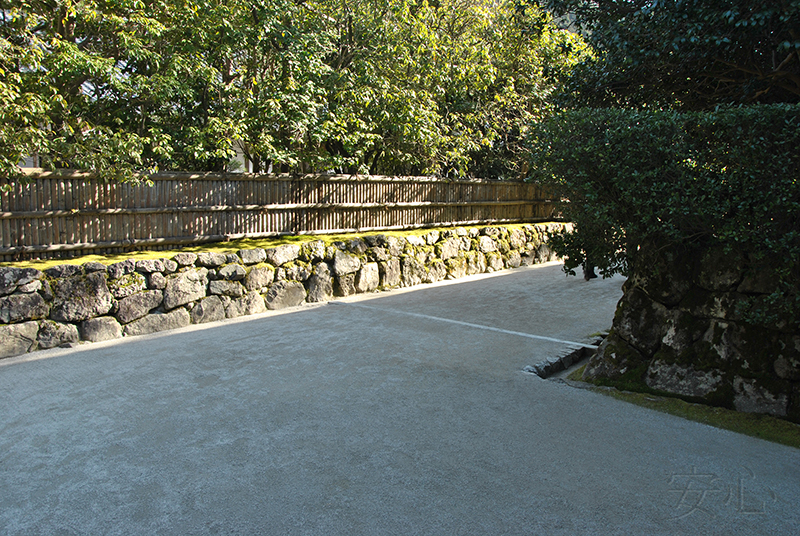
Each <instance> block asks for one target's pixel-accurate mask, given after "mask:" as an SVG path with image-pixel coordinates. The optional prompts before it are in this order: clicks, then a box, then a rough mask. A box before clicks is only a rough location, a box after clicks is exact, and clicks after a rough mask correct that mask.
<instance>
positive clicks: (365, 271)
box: [355, 262, 381, 292]
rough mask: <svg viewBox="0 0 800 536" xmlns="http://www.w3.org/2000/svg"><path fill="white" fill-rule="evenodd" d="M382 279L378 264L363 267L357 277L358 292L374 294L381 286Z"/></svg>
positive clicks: (372, 263)
mask: <svg viewBox="0 0 800 536" xmlns="http://www.w3.org/2000/svg"><path fill="white" fill-rule="evenodd" d="M380 282H381V277H380V271H379V269H378V263H376V262H368V263H366V264H364V266H362V267H361V269H360V270H359V271H358V275H357V276H356V281H355V286H356V292H372V291H373V290H375V289H376V288H378V285H380Z"/></svg>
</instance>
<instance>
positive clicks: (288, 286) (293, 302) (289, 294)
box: [265, 281, 306, 310]
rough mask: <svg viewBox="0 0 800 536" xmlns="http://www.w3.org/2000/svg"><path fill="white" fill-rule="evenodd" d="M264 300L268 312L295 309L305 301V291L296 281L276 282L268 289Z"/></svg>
mask: <svg viewBox="0 0 800 536" xmlns="http://www.w3.org/2000/svg"><path fill="white" fill-rule="evenodd" d="M265 299H266V304H267V308H268V309H270V310H276V309H284V308H286V307H296V306H298V305H300V304H301V303H303V301H305V299H306V289H305V287H304V286H303V284H302V283H299V282H297V281H278V282H277V283H275V284H274V285H272V286H271V287H270V289H269V291H268V292H267V295H266V298H265Z"/></svg>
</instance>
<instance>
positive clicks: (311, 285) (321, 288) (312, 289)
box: [306, 262, 333, 303]
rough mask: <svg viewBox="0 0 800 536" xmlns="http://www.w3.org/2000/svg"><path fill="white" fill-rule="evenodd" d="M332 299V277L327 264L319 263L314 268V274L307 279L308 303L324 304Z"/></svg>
mask: <svg viewBox="0 0 800 536" xmlns="http://www.w3.org/2000/svg"><path fill="white" fill-rule="evenodd" d="M331 298H333V277H332V276H331V270H330V267H329V266H328V264H327V263H325V262H321V263H319V264H317V265H316V266H315V267H314V273H313V274H312V275H311V277H310V278H309V279H308V296H307V297H306V300H307V301H308V302H309V303H316V302H326V301H329V300H330V299H331Z"/></svg>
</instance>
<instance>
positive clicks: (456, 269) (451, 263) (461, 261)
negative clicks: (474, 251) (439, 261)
mask: <svg viewBox="0 0 800 536" xmlns="http://www.w3.org/2000/svg"><path fill="white" fill-rule="evenodd" d="M445 266H447V278H448V279H460V278H462V277H466V275H467V259H465V258H464V257H454V258H452V259H448V260H447V262H445Z"/></svg>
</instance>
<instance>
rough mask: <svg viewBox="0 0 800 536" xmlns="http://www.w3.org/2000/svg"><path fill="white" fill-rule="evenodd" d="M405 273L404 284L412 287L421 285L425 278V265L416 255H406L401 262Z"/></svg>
mask: <svg viewBox="0 0 800 536" xmlns="http://www.w3.org/2000/svg"><path fill="white" fill-rule="evenodd" d="M401 267H402V268H401V270H402V273H403V286H405V287H412V286H414V285H419V284H420V283H422V282H423V281H424V280H425V276H426V273H425V266H424V265H423V264H422V263H420V262H419V261H418V260H417V258H416V257H412V256H411V255H406V256H405V257H403V260H402V262H401Z"/></svg>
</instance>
